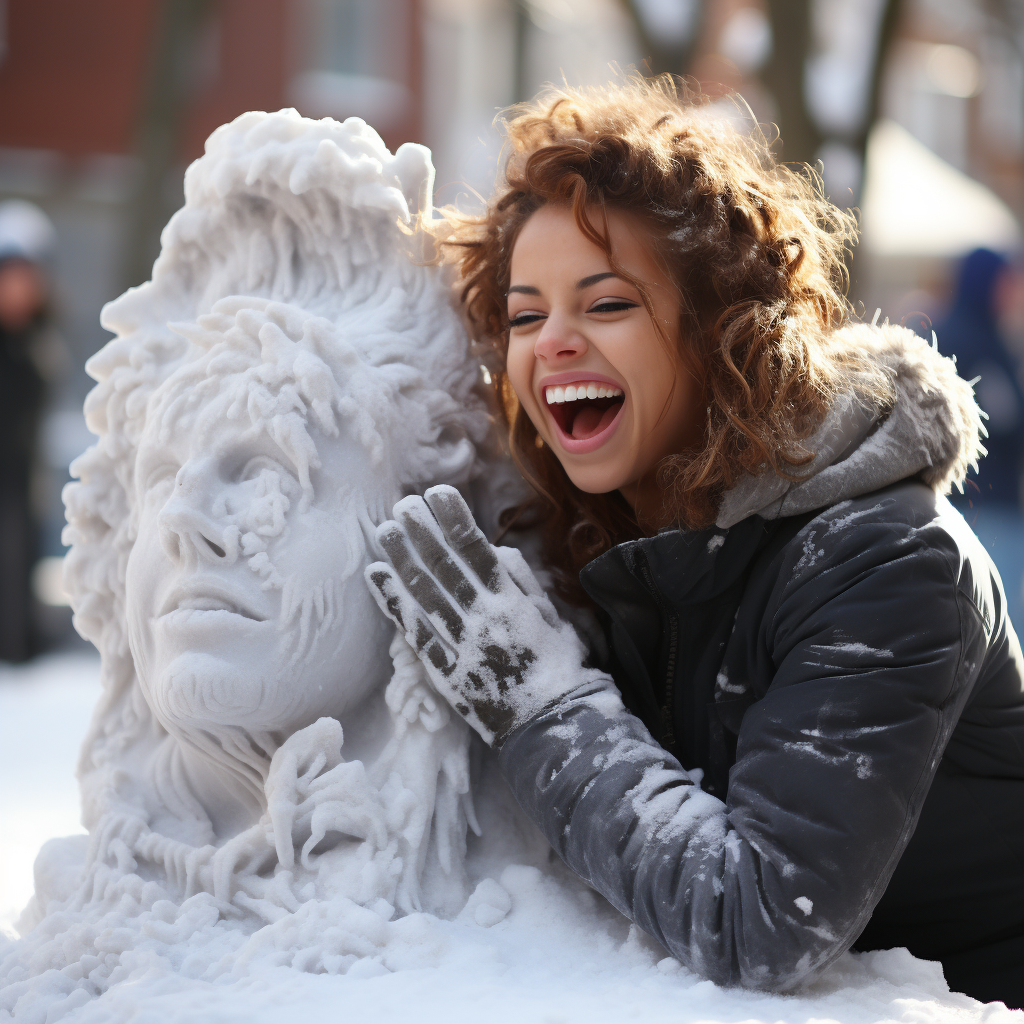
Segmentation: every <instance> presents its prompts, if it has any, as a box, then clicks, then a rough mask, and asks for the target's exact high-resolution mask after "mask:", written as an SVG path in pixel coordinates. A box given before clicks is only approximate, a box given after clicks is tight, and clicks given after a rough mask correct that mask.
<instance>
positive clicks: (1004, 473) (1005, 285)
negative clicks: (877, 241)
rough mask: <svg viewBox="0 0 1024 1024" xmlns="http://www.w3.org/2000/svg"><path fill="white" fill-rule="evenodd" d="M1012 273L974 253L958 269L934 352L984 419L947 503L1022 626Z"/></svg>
mask: <svg viewBox="0 0 1024 1024" xmlns="http://www.w3.org/2000/svg"><path fill="white" fill-rule="evenodd" d="M1019 274H1020V271H1019V269H1017V268H1015V267H1014V266H1013V265H1011V263H1010V262H1009V261H1008V260H1007V259H1006V258H1005V257H1004V256H1001V255H1000V254H998V253H995V252H992V251H991V250H989V249H975V250H974V251H973V252H971V253H969V254H968V255H967V256H966V257H965V259H964V261H963V263H962V264H961V266H960V271H959V275H958V277H957V281H956V288H955V292H954V295H953V301H952V304H951V306H950V309H949V312H948V313H947V315H946V317H945V319H944V320H943V321H942V322H941V323H939V324H938V325H937V327H936V335H937V337H938V339H939V348H940V349H941V351H942V352H943V353H944V354H945V355H954V356H956V363H957V371H958V372H959V374H960V376H961V377H963V378H964V379H965V380H974V379H976V378H977V384H976V385H975V394H976V396H977V399H978V404H979V405H980V406H981V408H982V409H983V410H984V411H985V412H986V413H987V415H988V421H987V423H986V427H987V429H988V438H987V439H986V440H985V447H986V448H987V449H988V455H987V456H985V458H984V459H982V460H981V463H980V467H979V469H978V470H977V471H975V470H972V471H971V472H970V474H969V475H968V477H967V480H966V482H965V484H964V493H963V495H956V494H954V495H953V497H952V499H951V500H952V501H953V503H954V504H955V505H956V506H957V508H958V509H959V511H960V512H961V513H962V514H963V516H964V518H965V519H966V520H967V521H968V523H970V524H971V526H972V528H973V529H974V531H975V533H977V535H978V537H979V538H980V539H981V541H982V543H983V544H984V545H985V547H986V548H988V551H989V554H991V556H992V559H993V561H994V562H995V563H996V566H997V567H998V569H999V573H1000V575H1001V576H1002V579H1003V586H1004V588H1005V590H1006V602H1007V609H1008V611H1009V614H1010V620H1011V621H1012V622H1013V624H1014V625H1015V626H1016V627H1017V628H1018V629H1020V628H1021V627H1022V626H1024V512H1022V507H1021V483H1022V480H1021V472H1022V469H1024V390H1022V388H1021V380H1020V377H1021V373H1020V370H1021V368H1020V359H1019V356H1018V355H1017V353H1016V352H1015V350H1014V349H1013V347H1011V345H1010V343H1009V339H1008V338H1007V337H1005V336H1004V333H1003V330H1002V325H1003V323H1004V322H1006V321H1007V319H1008V317H1010V315H1011V314H1012V310H1010V309H1008V307H1009V306H1011V305H1012V304H1013V300H1014V296H1015V295H1016V294H1017V289H1016V288H1015V287H1014V284H1015V282H1016V278H1017V276H1018V275H1019Z"/></svg>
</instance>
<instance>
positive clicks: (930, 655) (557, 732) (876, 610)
mask: <svg viewBox="0 0 1024 1024" xmlns="http://www.w3.org/2000/svg"><path fill="white" fill-rule="evenodd" d="M815 522H816V523H817V521H815ZM829 525H830V524H829V523H828V522H825V523H823V524H819V525H818V526H815V524H811V525H810V526H809V527H808V530H811V531H813V530H814V529H820V531H821V533H822V538H819V539H816V540H815V545H816V546H815V550H816V551H820V552H821V554H819V555H817V556H816V559H815V563H814V565H813V566H805V567H804V568H803V569H801V568H800V567H799V564H795V565H789V566H786V567H785V568H784V572H783V573H782V574H780V584H779V586H778V587H777V593H776V595H775V597H774V598H773V603H772V605H771V607H770V609H769V611H770V615H769V616H767V617H766V621H767V622H768V624H769V625H768V628H767V630H766V635H765V644H766V646H767V648H768V650H769V653H770V655H771V657H772V660H773V667H774V680H773V683H772V685H771V687H770V688H769V690H768V693H767V694H766V695H765V696H764V697H763V698H762V699H761V700H759V701H758V702H757V703H756V704H754V705H753V706H752V707H751V708H750V709H749V710H748V712H747V714H746V716H745V717H744V720H743V724H742V727H741V731H740V736H739V743H738V748H737V762H736V764H735V765H734V767H733V769H732V772H731V775H730V785H729V798H728V803H726V804H723V803H722V802H721V801H719V800H717V799H715V798H714V797H711V796H709V795H707V794H705V793H702V792H701V791H700V789H699V788H698V787H697V786H696V785H694V783H693V780H692V779H691V777H690V776H689V775H688V774H687V773H686V772H685V771H684V770H683V769H682V768H681V767H680V765H679V764H678V763H677V762H676V761H675V760H674V759H673V758H672V757H671V756H669V755H668V754H667V753H666V752H665V751H664V750H663V749H662V748H661V747H659V746H658V744H656V743H655V742H654V741H653V740H652V739H651V737H650V735H649V734H648V733H647V730H646V729H645V728H644V727H643V725H642V724H641V723H640V722H639V721H638V720H637V719H636V718H634V717H633V716H632V715H630V714H628V713H627V712H626V711H625V710H624V709H623V708H622V707H621V704H619V703H618V702H617V701H615V702H614V704H613V702H612V701H611V700H610V697H611V694H610V693H609V691H608V688H607V684H606V683H605V682H603V681H602V680H600V679H592V680H589V681H588V680H581V681H577V682H576V685H575V686H573V687H566V688H561V692H560V693H558V695H557V696H555V697H554V698H553V699H552V700H550V701H549V702H548V704H547V706H542V707H538V706H537V705H536V704H533V705H531V706H530V707H529V708H528V709H527V710H526V712H525V713H524V715H523V716H522V717H517V718H514V724H513V727H512V728H511V729H510V730H509V731H508V733H507V735H506V736H505V737H503V739H502V741H500V742H499V744H498V745H499V746H500V764H501V767H502V771H503V773H504V775H505V777H506V779H507V780H508V781H509V784H510V786H511V787H512V789H513V791H514V793H515V795H516V797H517V799H518V800H519V802H520V804H521V805H522V807H523V809H524V810H525V811H526V813H527V814H528V815H529V816H530V817H531V818H532V819H533V820H534V821H535V822H536V823H537V824H538V825H539V826H540V828H541V829H542V830H543V831H544V833H545V835H546V836H547V838H548V840H549V841H550V842H551V844H552V845H553V846H554V848H555V849H556V850H557V851H558V852H559V854H560V855H561V856H562V858H563V859H564V860H565V861H566V863H568V864H569V866H570V867H571V868H572V869H573V870H574V871H576V872H577V873H578V874H579V875H580V876H581V877H582V878H584V879H585V880H586V881H588V882H589V883H590V884H591V885H593V886H594V887H595V888H596V889H598V891H600V892H601V893H602V894H603V895H605V896H606V897H607V898H608V899H609V900H610V901H611V902H612V903H613V904H614V905H615V906H616V907H617V908H618V909H619V910H621V911H622V912H623V913H624V914H626V915H627V916H629V917H630V918H631V919H632V920H634V921H636V923H637V924H639V925H640V926H641V927H642V928H644V929H645V930H646V931H648V932H649V933H650V934H652V935H654V936H655V937H656V938H657V939H658V940H659V941H660V942H661V943H662V944H663V945H664V946H665V947H666V948H667V949H668V950H669V951H670V952H671V953H672V954H673V955H674V956H676V957H678V958H679V959H680V960H681V961H682V962H683V963H685V964H686V965H687V966H689V967H691V968H692V969H693V970H695V971H696V972H697V973H699V974H701V975H703V976H705V977H708V978H710V979H712V980H714V981H716V982H718V983H721V984H743V985H747V986H751V987H757V988H769V989H787V988H790V987H792V986H794V985H796V984H797V983H799V982H800V981H801V980H803V979H805V978H807V977H808V976H809V975H811V974H812V973H814V972H815V971H816V970H818V969H820V968H821V967H823V966H824V965H826V964H827V963H829V962H831V961H832V960H833V959H835V957H837V956H839V955H840V954H841V953H842V952H844V951H845V950H846V949H848V948H849V946H850V945H851V944H852V942H853V941H854V940H855V939H856V937H857V935H858V934H859V933H860V931H861V930H862V928H863V926H864V924H865V922H866V921H867V918H868V917H869V916H870V913H871V911H872V909H873V908H874V906H875V904H876V902H877V901H878V899H879V897H880V896H881V894H882V892H883V891H884V888H885V885H886V884H887V882H888V880H889V877H890V875H891V873H892V870H893V868H894V867H895V865H896V862H897V861H898V859H899V857H900V854H901V853H902V851H903V849H904V847H905V846H906V843H907V841H908V840H909V838H910V835H911V834H912V832H913V829H914V826H915V824H916V821H917V817H918V814H919V812H920V808H921V805H922V803H923V801H924V797H925V795H926V794H927V791H928V787H929V785H930V783H931V779H932V776H933V774H934V771H935V768H936V766H937V764H938V761H939V759H940V757H941V754H942V750H943V748H944V746H945V744H946V741H947V740H948V737H949V734H950V732H951V731H952V728H953V725H954V724H955V722H956V719H957V716H958V715H959V711H960V708H961V707H962V703H963V701H964V700H965V699H966V696H967V693H968V692H969V688H970V683H971V681H972V680H973V678H974V677H973V675H972V672H973V671H974V670H975V668H976V666H977V664H978V663H980V660H981V656H982V653H983V648H984V643H985V633H984V625H983V623H982V621H981V618H980V615H979V614H978V612H977V610H976V608H975V607H974V605H973V603H972V602H971V601H970V600H969V599H967V598H966V596H965V595H964V594H963V593H961V591H960V590H959V589H958V587H957V580H956V578H955V573H954V570H953V568H952V565H951V561H950V554H949V552H948V551H946V550H943V549H942V545H941V544H936V543H933V542H932V541H930V540H929V538H928V537H927V536H925V533H926V531H921V530H912V529H910V528H909V527H901V528H899V529H896V528H894V527H893V525H892V524H891V523H888V524H872V523H870V522H862V523H860V524H859V528H858V529H856V530H849V529H847V530H836V531H833V532H832V533H831V534H829V535H828V536H827V537H825V536H824V535H825V534H826V532H827V531H828V527H829ZM934 529H936V530H937V529H938V528H934ZM876 533H877V534H879V536H881V538H882V540H883V541H884V543H882V544H878V543H874V542H875V541H876V540H878V537H876V536H875V534H876ZM938 533H939V534H941V535H942V536H946V535H944V534H942V532H941V530H939V531H938ZM802 539H803V538H802ZM946 539H947V540H948V537H946ZM819 542H820V544H821V547H820V548H819V547H818V546H817V545H818V543H819ZM796 547H799V545H797V546H796ZM798 553H799V552H798ZM794 561H796V559H794ZM543 660H544V659H540V662H541V664H538V665H537V671H538V674H539V675H544V674H545V671H546V670H545V667H544V665H543ZM551 669H552V672H553V673H554V674H556V675H557V674H558V669H557V668H556V667H555V666H554V664H552V666H551ZM563 674H564V670H563ZM556 682H557V680H552V685H553V688H554V690H556V691H557V690H559V689H560V687H559V686H557V685H554V684H555V683H556ZM442 692H443V691H442ZM456 706H457V705H456Z"/></svg>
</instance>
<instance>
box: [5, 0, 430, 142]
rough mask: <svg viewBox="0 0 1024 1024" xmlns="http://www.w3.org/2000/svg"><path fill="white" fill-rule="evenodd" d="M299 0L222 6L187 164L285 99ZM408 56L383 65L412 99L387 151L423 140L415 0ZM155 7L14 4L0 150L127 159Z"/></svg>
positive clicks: (107, 0) (186, 131)
mask: <svg viewBox="0 0 1024 1024" xmlns="http://www.w3.org/2000/svg"><path fill="white" fill-rule="evenodd" d="M291 6H292V0H220V3H219V5H218V10H217V13H216V14H215V15H214V17H215V18H216V19H217V20H218V25H217V28H216V31H215V33H214V34H213V39H214V40H215V41H216V43H217V54H216V59H215V61H214V62H213V67H214V69H215V71H216V73H215V74H214V75H212V76H209V77H208V78H206V77H203V76H200V77H199V79H197V83H196V86H197V88H196V91H195V94H194V95H193V96H191V97H190V98H189V100H188V103H187V107H186V115H185V120H184V127H183V129H182V139H181V156H182V158H183V159H187V160H191V159H193V158H194V157H196V156H198V155H199V154H200V153H201V152H202V148H203V142H204V140H205V139H206V137H207V136H208V135H209V134H210V132H212V131H213V129H214V128H216V127H217V126H218V125H220V124H223V123H224V122H225V121H230V120H231V119H232V118H233V117H235V116H236V115H238V114H240V113H242V112H243V111H245V110H277V109H278V108H279V107H282V106H285V105H286V104H287V102H288V99H287V95H286V90H287V82H288V79H289V77H290V75H291V73H292V70H293V69H292V68H291V67H290V66H289V65H290V61H291V60H292V55H293V42H294V41H293V39H292V16H291V15H292V11H291ZM408 10H409V19H408V24H407V25H404V26H396V30H398V31H408V32H410V33H411V40H410V42H411V45H410V47H409V52H410V54H411V55H412V59H411V60H410V61H409V66H408V67H406V68H403V69H396V68H386V69H384V68H382V69H381V70H382V73H385V74H391V75H393V76H394V77H396V78H398V79H399V80H402V79H403V78H404V80H405V84H406V85H408V86H409V88H410V90H411V91H412V93H413V94H414V96H415V97H416V103H415V104H414V109H413V110H411V111H410V116H409V117H408V118H407V119H406V123H404V124H402V125H400V126H398V125H396V126H395V129H394V130H393V131H392V132H389V133H387V134H386V136H385V141H386V142H387V143H388V145H389V146H391V147H392V148H395V147H397V146H398V145H399V144H400V143H402V142H405V141H408V140H413V141H420V135H421V132H422V114H421V109H420V96H421V94H422V88H421V81H420V78H421V75H422V67H421V54H422V44H421V38H420V36H421V28H420V15H419V3H418V2H417V0H409V5H408ZM159 12H160V0H7V53H6V56H5V57H4V58H3V60H2V61H0V147H3V146H10V147H19V148H21V147H24V148H30V149H48V150H56V151H57V152H60V153H63V154H64V155H66V156H69V157H72V158H75V157H81V156H85V155H88V154H91V153H128V152H130V151H131V149H132V146H133V142H134V138H135V132H136V125H137V121H138V117H139V114H140V111H141V105H142V103H143V100H144V96H145V89H146V83H147V74H148V70H149V66H150V58H151V53H152V50H153V45H154V39H153V35H154V32H155V31H156V29H157V25H158V22H159Z"/></svg>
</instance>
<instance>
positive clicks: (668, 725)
mask: <svg viewBox="0 0 1024 1024" xmlns="http://www.w3.org/2000/svg"><path fill="white" fill-rule="evenodd" d="M637 554H638V555H639V558H638V559H637V562H638V564H639V566H640V572H641V573H642V574H643V577H644V583H646V584H647V588H648V590H650V592H651V595H652V596H653V597H654V600H655V601H657V602H658V607H659V608H660V609H661V612H662V614H663V615H664V616H665V617H666V618H667V619H668V660H667V664H666V667H665V693H664V700H663V702H662V705H661V717H662V727H663V730H664V731H663V733H662V738H661V745H662V746H663V747H665V748H666V749H668V750H669V751H672V750H673V748H674V747H675V745H676V731H675V726H674V725H673V720H672V709H673V705H674V703H675V686H674V685H673V683H674V682H675V674H676V657H677V655H678V651H679V616H678V615H676V613H675V612H674V611H673V610H672V609H671V608H670V607H668V605H667V604H666V602H665V599H664V598H663V597H662V596H661V591H660V590H659V589H658V587H657V584H656V583H655V582H654V574H653V573H652V572H651V566H650V563H649V562H648V561H647V555H646V553H645V552H644V551H643V550H639V551H638V552H637Z"/></svg>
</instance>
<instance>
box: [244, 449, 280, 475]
mask: <svg viewBox="0 0 1024 1024" xmlns="http://www.w3.org/2000/svg"><path fill="white" fill-rule="evenodd" d="M265 469H269V470H271V471H272V472H275V473H280V472H282V471H283V467H282V466H281V464H280V463H279V462H277V461H276V460H274V459H271V458H268V457H267V456H266V455H257V456H256V458H254V459H250V460H249V461H248V462H247V463H246V464H245V465H244V466H243V467H242V472H241V473H240V474H239V479H241V480H255V479H256V478H257V477H259V475H260V473H262V472H263V471H264V470H265Z"/></svg>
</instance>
